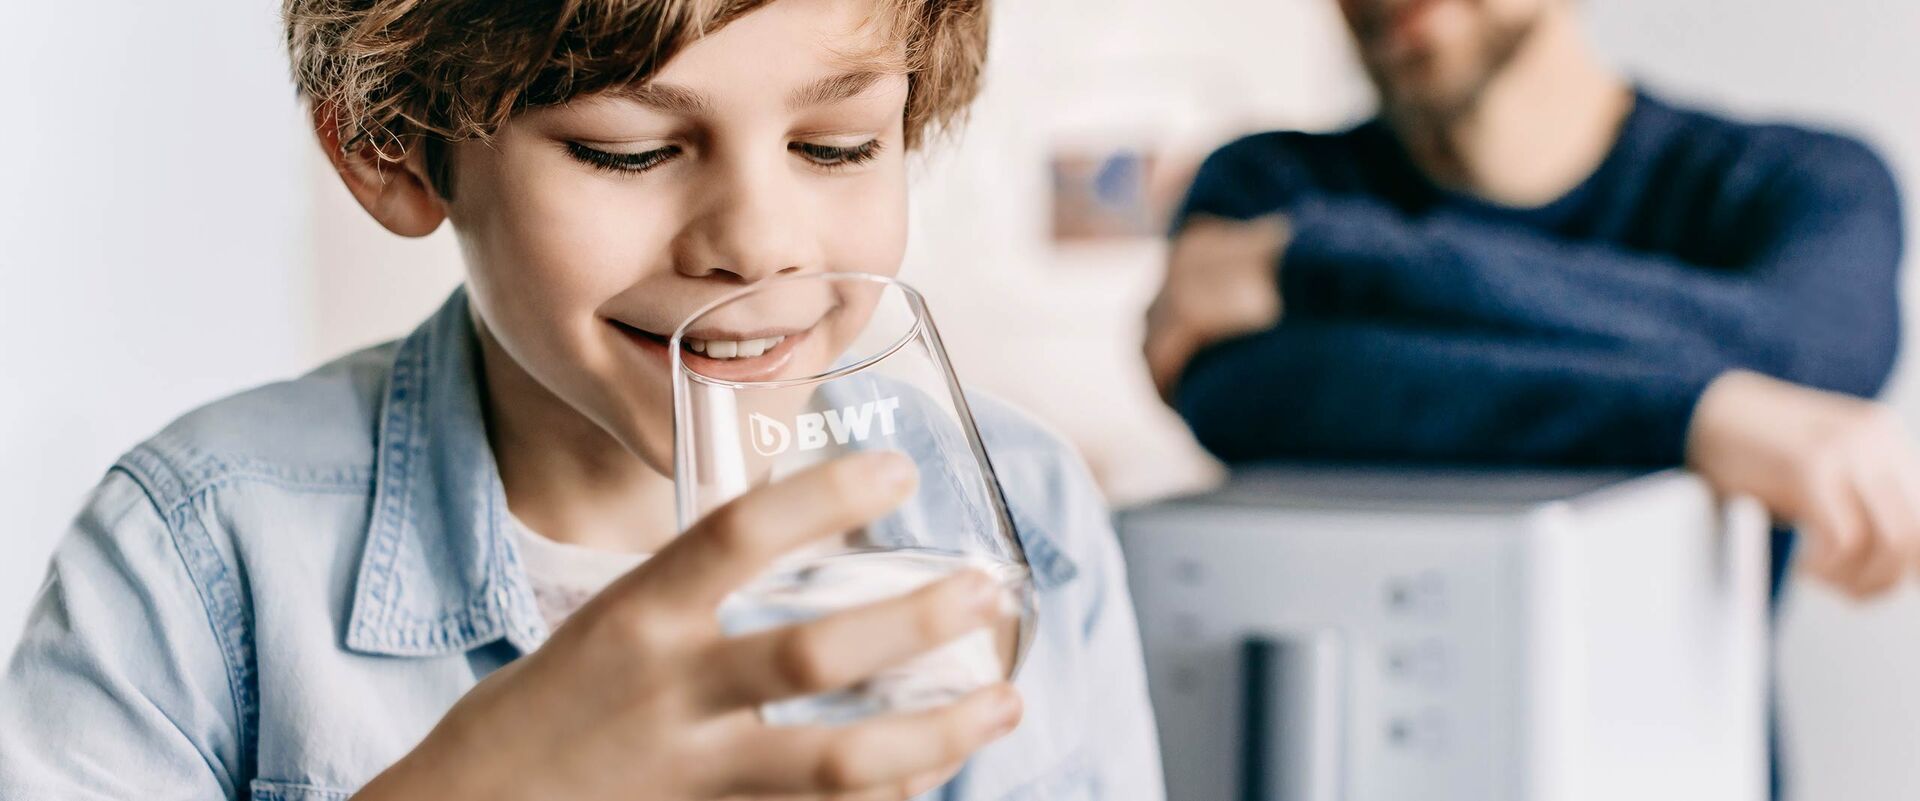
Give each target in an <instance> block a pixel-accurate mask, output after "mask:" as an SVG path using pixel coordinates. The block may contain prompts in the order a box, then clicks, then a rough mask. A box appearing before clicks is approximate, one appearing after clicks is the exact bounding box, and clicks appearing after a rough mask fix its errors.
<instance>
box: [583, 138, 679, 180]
mask: <svg viewBox="0 0 1920 801" xmlns="http://www.w3.org/2000/svg"><path fill="white" fill-rule="evenodd" d="M567 153H568V154H569V155H572V156H573V157H574V158H575V159H577V160H579V161H580V162H581V163H584V164H587V165H589V166H592V167H597V168H599V169H602V170H606V171H608V172H628V173H640V172H646V171H647V170H651V169H653V168H655V167H658V166H660V165H661V164H662V163H663V162H665V161H666V160H667V159H670V158H673V157H674V156H677V155H679V154H680V148H679V147H676V146H674V145H668V146H666V147H657V148H654V149H652V150H645V151H641V152H639V153H609V152H607V151H605V150H600V149H598V148H591V147H587V146H586V145H583V144H580V143H579V142H568V143H567Z"/></svg>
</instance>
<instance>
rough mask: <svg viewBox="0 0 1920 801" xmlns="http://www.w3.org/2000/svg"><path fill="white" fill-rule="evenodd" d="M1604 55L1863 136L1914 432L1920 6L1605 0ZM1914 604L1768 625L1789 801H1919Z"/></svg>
mask: <svg viewBox="0 0 1920 801" xmlns="http://www.w3.org/2000/svg"><path fill="white" fill-rule="evenodd" d="M1587 6H1588V8H1589V10H1590V14H1591V17H1592V19H1593V23H1594V30H1595V33H1596V34H1597V36H1598V38H1599V41H1600V42H1601V44H1602V46H1603V48H1604V49H1605V50H1606V51H1607V52H1609V53H1610V54H1612V55H1613V56H1614V57H1615V58H1617V59H1618V61H1619V63H1620V64H1622V65H1623V66H1625V67H1626V68H1627V69H1629V70H1630V71H1632V72H1633V73H1635V74H1637V75H1640V76H1643V77H1644V78H1645V79H1647V80H1648V81H1649V82H1650V83H1652V84H1653V85H1654V86H1656V87H1658V88H1663V89H1666V90H1667V91H1668V94H1670V95H1673V96H1677V97H1694V98H1706V99H1711V100H1712V101H1713V102H1714V103H1716V104H1720V105H1724V106H1725V107H1727V108H1731V109H1736V110H1738V111H1740V112H1743V113H1750V114H1758V115H1765V116H1770V117H1771V116H1783V117H1788V118H1802V119H1810V120H1819V121H1823V122H1826V123H1830V124H1834V125H1839V126H1841V127H1843V128H1845V129H1848V130H1851V131H1854V132H1857V133H1860V134H1863V135H1865V136H1866V137H1867V138H1868V140H1869V141H1871V142H1872V143H1873V144H1874V145H1876V146H1877V147H1879V149H1880V151H1881V153H1882V154H1884V155H1886V156H1887V157H1888V158H1889V159H1890V160H1891V161H1892V162H1893V164H1894V167H1895V170H1896V172H1897V173H1898V174H1899V176H1900V180H1901V184H1902V187H1903V189H1904V193H1905V198H1904V199H1905V201H1906V203H1907V219H1908V223H1907V230H1908V253H1909V257H1908V259H1907V266H1908V271H1907V274H1906V291H1905V297H1906V299H1907V303H1906V308H1907V310H1908V311H1907V315H1908V319H1907V328H1906V348H1905V351H1906V357H1905V358H1903V359H1902V360H1901V367H1900V369H1899V370H1898V371H1897V373H1896V375H1895V379H1894V384H1893V387H1892V389H1891V394H1890V396H1889V398H1890V400H1891V402H1892V403H1894V404H1895V406H1896V407H1897V408H1898V409H1899V410H1900V411H1901V413H1902V415H1903V416H1904V417H1905V418H1906V419H1907V421H1908V424H1909V425H1912V426H1914V427H1915V428H1916V429H1920V391H1917V390H1920V384H1917V382H1920V371H1916V370H1915V369H1913V364H1914V359H1913V358H1912V354H1913V353H1914V350H1913V348H1914V346H1915V344H1916V343H1920V339H1916V336H1917V333H1916V332H1920V314H1916V313H1915V308H1916V306H1915V304H1914V302H1913V298H1915V297H1916V294H1915V290H1916V289H1917V288H1920V283H1917V282H1920V274H1917V273H1916V272H1915V269H1914V268H1915V267H1916V266H1920V259H1915V258H1913V256H1912V254H1913V252H1914V251H1915V250H1916V245H1915V242H1916V240H1920V89H1916V88H1915V84H1914V80H1915V78H1917V77H1920V47H1916V42H1917V41H1920V4H1915V3H1913V2H1911V0H1830V1H1829V2H1822V3H1809V2H1800V1H1799V0H1685V1H1684V2H1676V0H1605V2H1591V3H1588V4H1587ZM1916 635H1920V593H1916V592H1914V588H1913V585H1912V583H1911V582H1909V584H1908V586H1907V587H1905V588H1903V589H1902V590H1901V591H1900V592H1899V593H1898V595H1897V597H1895V598H1893V599H1892V600H1889V601H1882V602H1878V603H1874V604H1871V605H1868V606H1866V607H1857V606H1855V605H1853V604H1849V603H1846V602H1844V601H1842V600H1839V599H1838V598H1837V597H1836V596H1834V595H1833V594H1832V593H1829V592H1827V591H1825V590H1824V589H1822V588H1820V587H1818V586H1816V585H1810V584H1808V585H1802V584H1796V585H1795V586H1794V587H1793V589H1792V591H1791V593H1790V597H1789V600H1788V603H1787V605H1786V608H1785V610H1784V614H1783V617H1782V619H1781V625H1780V629H1779V646H1778V647H1779V650H1780V671H1781V678H1782V683H1783V685H1784V687H1783V689H1784V695H1785V715H1786V718H1787V725H1788V731H1789V736H1790V737H1791V742H1790V744H1789V749H1788V752H1789V754H1790V756H1791V757H1792V763H1791V764H1792V767H1793V768H1795V770H1794V776H1793V789H1794V790H1795V791H1796V792H1795V793H1794V797H1795V798H1801V799H1817V800H1820V801H1824V799H1850V800H1853V799H1859V800H1861V801H1877V800H1878V799H1908V798H1920V636H1916Z"/></svg>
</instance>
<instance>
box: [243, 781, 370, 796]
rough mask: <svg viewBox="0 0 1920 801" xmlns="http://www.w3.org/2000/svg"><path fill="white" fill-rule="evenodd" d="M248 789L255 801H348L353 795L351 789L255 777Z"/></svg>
mask: <svg viewBox="0 0 1920 801" xmlns="http://www.w3.org/2000/svg"><path fill="white" fill-rule="evenodd" d="M248 790H249V791H250V794H249V796H248V797H249V798H251V799H253V801H347V799H348V798H351V797H352V796H353V791H351V790H337V789H333V788H330V787H315V786H313V785H311V784H301V783H298V782H277V781H270V780H267V779H254V780H253V783H252V784H250V785H248Z"/></svg>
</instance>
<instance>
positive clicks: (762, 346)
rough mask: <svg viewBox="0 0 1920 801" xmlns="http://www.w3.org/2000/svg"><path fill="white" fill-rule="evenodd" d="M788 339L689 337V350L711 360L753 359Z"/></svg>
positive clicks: (687, 344)
mask: <svg viewBox="0 0 1920 801" xmlns="http://www.w3.org/2000/svg"><path fill="white" fill-rule="evenodd" d="M785 339H786V337H783V336H780V337H765V338H762V339H694V338H693V337H687V338H686V339H685V340H684V341H685V342H686V346H687V350H690V351H693V352H694V353H704V354H706V355H707V358H709V359H751V358H753V357H755V356H759V355H760V354H763V353H766V352H767V351H770V350H773V347H774V346H775V345H778V344H780V342H781V341H782V340H785Z"/></svg>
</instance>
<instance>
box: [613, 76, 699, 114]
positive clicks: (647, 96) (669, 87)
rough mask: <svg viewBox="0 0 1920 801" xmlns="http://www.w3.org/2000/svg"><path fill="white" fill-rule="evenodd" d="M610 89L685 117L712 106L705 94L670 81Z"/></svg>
mask: <svg viewBox="0 0 1920 801" xmlns="http://www.w3.org/2000/svg"><path fill="white" fill-rule="evenodd" d="M609 91H610V93H611V94H612V95H614V96H615V97H620V98H625V99H627V100H631V101H633V102H635V103H639V104H641V105H643V106H650V107H652V108H654V109H657V110H659V111H663V112H666V113H668V114H677V115H680V116H683V117H692V116H697V115H700V114H704V113H706V112H707V110H708V109H710V108H711V105H710V104H709V103H707V98H706V97H705V96H704V95H701V94H700V93H699V92H695V91H693V90H691V89H685V88H682V87H679V86H674V85H673V84H670V83H642V84H631V85H627V86H618V87H615V88H613V89H611V90H609Z"/></svg>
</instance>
